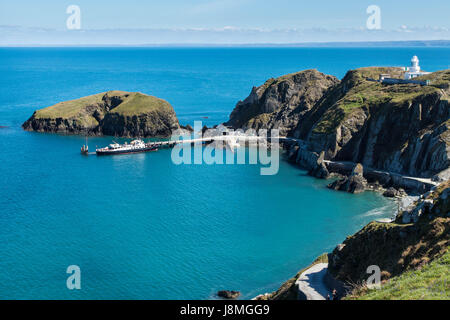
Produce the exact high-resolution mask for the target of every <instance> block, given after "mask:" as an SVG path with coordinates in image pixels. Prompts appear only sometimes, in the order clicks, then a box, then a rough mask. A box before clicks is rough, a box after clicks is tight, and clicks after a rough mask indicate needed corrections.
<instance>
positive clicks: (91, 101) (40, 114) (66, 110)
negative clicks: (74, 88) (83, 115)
mask: <svg viewBox="0 0 450 320" xmlns="http://www.w3.org/2000/svg"><path fill="white" fill-rule="evenodd" d="M103 96H104V93H99V94H94V95H92V96H87V97H83V98H80V99H76V100H70V101H64V102H60V103H57V104H55V105H53V106H50V107H48V108H44V109H41V110H38V111H36V114H35V118H36V119H56V118H74V117H77V116H78V115H79V114H80V111H82V110H83V109H84V108H85V107H86V106H88V105H96V104H99V103H101V102H102V97H103Z"/></svg>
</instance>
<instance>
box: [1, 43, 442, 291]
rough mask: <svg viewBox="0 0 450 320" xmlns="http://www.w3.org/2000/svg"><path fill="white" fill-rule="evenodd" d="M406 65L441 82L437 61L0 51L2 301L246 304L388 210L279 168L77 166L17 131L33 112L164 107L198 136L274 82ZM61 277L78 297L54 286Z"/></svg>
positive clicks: (404, 55) (350, 51)
mask: <svg viewBox="0 0 450 320" xmlns="http://www.w3.org/2000/svg"><path fill="white" fill-rule="evenodd" d="M413 55H418V56H419V59H420V64H421V66H422V68H423V69H425V70H426V71H437V70H441V69H447V68H449V57H450V48H1V49H0V74H1V76H0V148H1V152H0V164H1V165H0V298H1V299H214V298H215V293H216V292H217V291H218V290H221V289H228V290H239V291H241V292H242V297H243V298H252V297H254V296H256V295H258V294H261V293H265V292H269V291H272V290H274V289H277V288H278V287H279V286H280V284H281V283H282V282H283V281H285V280H287V279H288V278H290V277H291V276H293V275H294V274H295V273H296V272H297V271H298V270H300V269H301V268H303V267H305V266H307V265H308V264H309V263H310V262H312V260H313V259H314V258H315V257H317V256H318V255H320V254H321V253H323V252H329V251H331V250H333V248H334V247H335V246H336V245H337V244H338V243H341V242H342V241H343V240H344V239H345V237H346V236H348V235H350V234H352V233H354V232H356V231H357V230H359V229H360V228H361V227H362V226H364V225H365V224H366V223H368V222H369V221H371V220H374V219H378V218H386V217H391V216H392V214H393V212H394V211H395V208H396V206H397V205H396V203H394V202H392V201H390V200H388V199H386V198H383V197H382V196H381V195H379V194H376V193H373V192H365V193H363V194H359V195H351V194H347V193H342V192H336V191H331V190H328V189H327V188H326V184H327V183H328V182H327V181H322V180H317V179H314V178H312V177H309V176H308V175H307V174H306V172H305V171H303V170H301V169H300V168H298V167H295V166H292V165H291V164H289V163H288V162H286V161H284V160H282V161H281V163H280V170H279V172H278V174H277V175H274V176H261V175H260V174H259V173H260V170H259V169H260V167H259V166H258V165H250V164H247V165H206V164H204V165H180V166H177V165H175V164H173V163H172V161H171V150H160V151H158V152H155V153H149V154H137V155H123V156H115V157H101V158H97V157H95V156H89V157H84V156H81V155H80V147H81V145H83V144H84V137H77V136H62V135H54V134H40V133H30V132H24V131H23V130H22V129H21V127H20V126H21V124H22V123H23V122H24V121H25V120H27V119H28V118H29V117H30V116H31V115H32V114H33V112H34V110H37V109H40V108H43V107H46V106H50V105H53V104H55V103H57V102H60V101H64V100H70V99H76V98H79V97H82V96H86V95H90V94H95V93H99V92H103V91H109V90H125V91H140V92H143V93H147V94H151V95H154V96H157V97H160V98H163V99H166V100H167V101H169V102H170V103H171V104H172V106H173V107H174V109H175V111H176V113H177V116H178V118H179V120H180V122H181V123H182V124H193V122H194V121H195V120H201V121H203V124H205V125H208V126H211V125H214V124H218V123H221V122H224V121H226V120H227V119H228V116H229V114H230V112H231V111H232V109H233V108H234V106H235V104H236V102H237V101H239V100H243V99H245V98H246V96H247V95H248V94H249V93H250V91H251V88H252V87H253V86H258V85H261V84H262V83H263V82H264V81H265V80H267V79H269V78H271V77H277V76H281V75H283V74H287V73H292V72H296V71H300V70H303V69H310V68H316V69H318V70H319V71H321V72H324V73H328V74H332V75H335V76H337V77H339V78H342V77H343V76H344V75H345V72H346V71H347V70H349V69H352V68H357V67H363V66H406V65H409V61H410V59H411V57H412V56H413ZM112 139H113V138H112V137H95V138H90V139H89V145H90V147H91V149H92V148H94V146H96V145H98V146H105V145H107V144H109V143H110V142H111V141H112ZM121 141H123V140H121ZM70 265H77V266H79V267H80V269H81V290H69V289H67V287H66V280H67V277H68V276H69V275H68V274H67V273H66V269H67V267H68V266H70Z"/></svg>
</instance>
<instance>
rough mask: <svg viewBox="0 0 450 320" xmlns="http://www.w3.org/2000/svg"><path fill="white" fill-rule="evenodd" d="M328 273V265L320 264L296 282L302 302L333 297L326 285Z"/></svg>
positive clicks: (307, 271) (304, 273)
mask: <svg viewBox="0 0 450 320" xmlns="http://www.w3.org/2000/svg"><path fill="white" fill-rule="evenodd" d="M327 271H328V263H318V264H315V265H314V266H312V267H311V268H309V269H307V270H306V271H305V272H303V273H302V274H301V275H300V277H298V279H297V281H296V282H295V285H296V287H297V290H298V293H299V298H300V299H302V300H303V299H306V300H326V296H327V295H331V293H330V290H329V289H328V287H327V286H326V285H325V276H326V274H327Z"/></svg>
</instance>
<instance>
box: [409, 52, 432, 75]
mask: <svg viewBox="0 0 450 320" xmlns="http://www.w3.org/2000/svg"><path fill="white" fill-rule="evenodd" d="M405 70H406V72H405V80H410V79H413V78H416V77H420V76H423V75H426V74H430V73H431V72H424V71H420V65H419V58H417V56H414V57H412V59H411V67H406V68H405Z"/></svg>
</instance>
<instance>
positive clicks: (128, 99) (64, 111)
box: [35, 91, 170, 124]
mask: <svg viewBox="0 0 450 320" xmlns="http://www.w3.org/2000/svg"><path fill="white" fill-rule="evenodd" d="M105 95H108V96H109V97H116V98H118V99H120V100H121V103H120V104H119V105H118V106H116V107H115V108H113V109H112V111H113V112H115V113H119V114H122V115H127V116H133V115H139V114H143V113H148V112H152V111H155V110H164V109H166V108H170V104H169V103H168V102H167V101H165V100H162V99H158V98H156V97H153V96H148V95H145V94H142V93H139V92H125V91H108V92H103V93H99V94H95V95H92V96H87V97H83V98H80V99H76V100H71V101H65V102H60V103H57V104H55V105H53V106H50V107H48V108H44V109H41V110H38V111H36V114H35V118H36V119H57V118H63V119H73V120H75V121H80V122H83V123H85V124H89V123H90V122H92V124H94V123H95V122H96V120H95V118H94V117H93V116H92V114H93V110H100V111H102V110H103V109H105V102H104V100H103V98H104V97H105Z"/></svg>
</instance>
